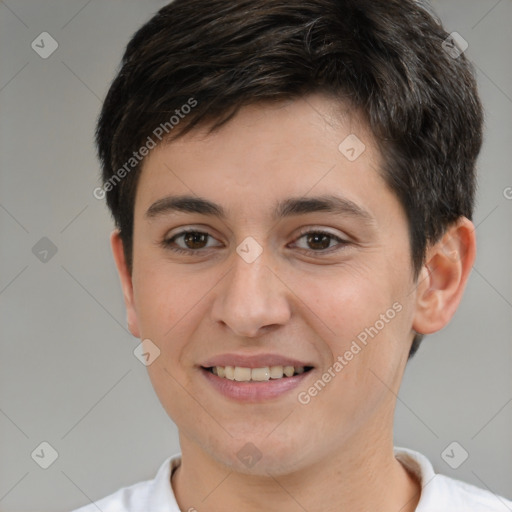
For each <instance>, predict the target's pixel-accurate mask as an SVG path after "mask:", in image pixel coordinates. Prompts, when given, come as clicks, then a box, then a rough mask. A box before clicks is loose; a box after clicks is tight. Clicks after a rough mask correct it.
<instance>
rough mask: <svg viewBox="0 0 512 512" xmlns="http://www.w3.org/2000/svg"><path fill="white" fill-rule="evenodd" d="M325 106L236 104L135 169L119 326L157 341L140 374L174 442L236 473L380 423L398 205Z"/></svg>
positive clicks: (395, 362)
mask: <svg viewBox="0 0 512 512" xmlns="http://www.w3.org/2000/svg"><path fill="white" fill-rule="evenodd" d="M334 105H335V104H334V103H332V102H331V100H329V99H327V98H325V97H322V96H310V97H308V98H305V99H301V100H296V101H293V102H289V103H282V104H280V105H278V106H276V105H273V106H269V105H258V106H250V107H246V108H244V109H243V110H241V111H240V112H239V113H238V114H237V116H236V117H235V118H234V119H232V120H231V121H230V122H229V123H228V124H226V125H225V126H224V127H223V128H221V130H220V131H218V132H215V133H213V134H211V135H207V133H206V130H203V129H201V130H200V131H197V130H196V131H194V132H192V133H190V134H189V135H187V136H185V137H183V138H181V139H178V140H176V141H174V142H172V143H170V144H168V145H166V146H163V145H162V146H159V147H157V148H156V149H154V150H153V151H152V152H151V153H150V155H149V156H148V157H147V159H146V161H145V163H144V166H143V170H142V173H141V176H140V180H139V183H138V189H137V194H136V200H135V211H134V237H133V273H132V276H131V280H128V282H127V283H126V282H125V288H126V289H127V290H128V292H126V290H125V292H126V295H127V299H126V300H127V307H128V318H129V325H130V328H131V331H132V333H133V334H134V335H135V336H137V337H139V338H141V339H149V340H151V342H152V343H153V344H154V345H156V346H157V347H158V349H159V350H160V354H159V356H158V357H157V358H156V359H155V360H154V361H153V362H152V363H151V364H150V365H149V366H148V372H149V376H150V378H151V381H152V384H153V386H154V388H155V391H156V393H157V395H158V397H159V399H160V401H161V403H162V405H163V407H164V408H165V410H166V411H167V413H168V414H169V416H170V417H171V418H172V419H173V421H174V422H175V423H176V424H177V426H178V428H179V431H180V436H181V442H182V443H185V444H188V446H191V447H192V446H193V447H195V449H196V450H200V451H201V452H202V453H205V454H207V455H208V456H210V457H211V458H212V460H215V461H217V462H218V463H220V464H225V465H227V466H231V467H232V468H236V469H237V470H239V471H244V472H252V473H260V474H265V472H266V471H271V472H273V473H274V474H278V473H285V472H290V471H293V470H298V469H300V468H304V467H306V466H308V465H311V464H314V463H315V462H318V461H321V460H322V459H325V457H328V456H329V454H331V453H333V452H334V451H336V450H338V451H342V450H347V449H348V447H351V446H352V447H355V446H361V443H363V442H364V443H366V444H367V443H368V442H369V441H370V442H371V441H372V440H375V441H376V440H377V439H379V436H380V437H382V435H383V432H386V435H391V434H390V432H391V429H392V417H393V408H394V403H395V396H394V393H392V392H390V388H391V389H392V390H394V392H395V393H396V392H397V391H398V387H399V383H400V380H401V377H402V374H403V370H404V367H405V364H406V361H407V355H408V352H409V347H410V344H411V341H412V337H413V331H412V326H413V318H414V311H415V297H416V291H415V283H414V282H413V279H412V276H413V271H412V267H411V259H410V245H409V238H408V226H407V219H406V215H405V212H404V210H403V209H402V207H401V206H400V204H399V202H398V200H397V198H396V197H395V195H394V194H393V193H392V192H391V191H390V190H389V189H388V188H387V186H386V184H385V182H384V180H383V179H382V177H381V176H380V174H379V168H380V166H381V160H380V156H379V153H378V150H377V149H376V147H375V145H374V142H373V141H372V138H371V136H370V134H369V133H368V132H367V130H366V129H365V127H364V125H362V124H361V123H360V122H358V119H357V116H356V115H355V114H349V112H344V113H343V112H335V110H334ZM354 135H355V136H356V137H357V138H358V139H359V142H358V141H357V139H355V138H354ZM348 136H351V137H350V138H349V139H348V140H347V141H346V142H344V143H343V144H342V145H341V147H340V143H342V142H343V141H344V140H345V139H346V138H347V137H348ZM361 144H364V151H363V152H362V153H361V154H359V153H360V151H361V149H362V148H363V146H362V145H361ZM358 154H359V156H358ZM354 157H356V158H354ZM179 196H190V197H191V199H194V200H195V202H194V201H188V202H187V201H181V202H179V203H178V204H176V202H175V201H174V202H173V199H176V198H178V197H179ZM198 200H200V201H198ZM205 201H207V202H208V203H205ZM210 203H212V204H213V205H211V204H210ZM220 213H222V214H223V215H220ZM184 231H187V232H189V233H184ZM286 366H291V367H293V369H292V370H291V371H293V372H294V374H295V375H294V376H291V377H287V376H286V375H284V376H283V377H282V378H278V377H279V376H280V375H283V373H282V372H283V371H286V368H281V367H286ZM212 367H213V368H216V367H221V369H220V370H219V369H217V368H216V369H215V370H213V369H212ZM225 367H235V368H234V369H233V370H231V369H229V368H227V369H225ZM237 367H238V368H237ZM302 367H303V368H302ZM257 369H259V370H257ZM303 369H304V371H303V372H302V370H303ZM287 371H288V373H291V372H290V369H288V370H287ZM213 372H216V373H217V375H215V374H214V373H213ZM223 374H225V375H224V376H222V375H223ZM269 376H270V378H269ZM233 377H234V379H235V380H232V378H233ZM274 377H276V378H274ZM248 378H250V379H251V381H249V382H246V381H244V380H245V379H248ZM238 379H241V380H240V381H239V380H238ZM253 379H254V380H253ZM258 379H264V380H261V381H260V380H258ZM265 379H268V380H265ZM247 443H251V444H247ZM241 449H242V452H241V451H240V450H241ZM244 450H245V451H244ZM340 453H341V452H340ZM247 454H248V455H249V456H253V457H254V456H255V457H260V456H261V459H260V461H259V462H258V464H256V465H254V466H253V467H251V464H248V463H247V460H248V459H247V457H245V455H247Z"/></svg>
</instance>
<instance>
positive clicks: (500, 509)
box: [426, 474, 512, 512]
mask: <svg viewBox="0 0 512 512" xmlns="http://www.w3.org/2000/svg"><path fill="white" fill-rule="evenodd" d="M432 484H433V489H434V490H435V493H436V496H435V500H437V502H436V507H437V509H436V510H440V511H441V510H450V511H453V512H457V511H461V512H462V511H464V512H469V511H471V512H511V511H512V501H510V500H508V499H506V498H504V497H502V496H499V495H497V494H494V493H492V492H491V491H489V490H486V489H481V488H479V487H476V486H474V485H471V484H468V483H466V482H462V481H460V480H455V479H453V478H449V477H447V476H445V475H439V474H437V475H436V476H435V478H434V480H433V482H432ZM426 512H427V511H426Z"/></svg>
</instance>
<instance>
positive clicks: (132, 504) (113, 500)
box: [72, 480, 152, 512]
mask: <svg viewBox="0 0 512 512" xmlns="http://www.w3.org/2000/svg"><path fill="white" fill-rule="evenodd" d="M151 483H152V481H151V480H147V481H144V482H138V483H136V484H133V485H130V486H127V487H123V488H121V489H118V490H117V491H116V492H114V493H112V494H110V495H109V496H105V497H104V498H101V499H99V500H96V501H95V502H93V503H90V504H89V505H84V506H83V507H80V508H78V509H76V510H73V511H72V512H98V510H101V511H102V512H132V511H135V510H143V508H142V505H145V504H146V502H147V497H148V490H149V487H150V486H151Z"/></svg>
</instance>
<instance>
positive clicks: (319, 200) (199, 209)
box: [145, 195, 375, 224]
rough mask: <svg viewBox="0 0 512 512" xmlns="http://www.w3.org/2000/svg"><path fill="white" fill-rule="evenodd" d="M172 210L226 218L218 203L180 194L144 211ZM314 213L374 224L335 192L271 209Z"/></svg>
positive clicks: (276, 212)
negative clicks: (342, 216)
mask: <svg viewBox="0 0 512 512" xmlns="http://www.w3.org/2000/svg"><path fill="white" fill-rule="evenodd" d="M174 212H184V213H198V214H200V215H209V216H214V217H218V218H219V219H222V220H226V218H227V213H226V210H224V208H223V207H222V206H221V205H218V204H216V203H213V202H212V201H209V200H208V199H205V198H202V197H197V196H190V195H181V196H168V197H164V198H162V199H159V200H158V201H156V202H154V203H153V204H152V205H151V206H150V207H149V208H148V210H147V211H146V214H145V216H146V217H147V218H148V219H154V218H156V217H160V216H162V215H167V214H169V213H174ZM314 212H328V213H335V214H338V215H345V216H348V217H355V218H358V219H360V220H362V221H364V222H365V223H367V224H374V223H375V219H374V217H373V216H372V215H371V214H370V213H369V212H368V211H367V210H365V209H364V208H362V207H361V206H359V205H358V204H356V203H354V202H353V201H351V200H349V199H347V198H344V197H339V196H335V195H322V196H318V197H297V198H289V199H285V200H283V201H279V202H278V203H277V205H276V207H275V209H274V213H273V219H274V220H277V219H280V218H285V217H291V216H293V215H306V214H308V213H314Z"/></svg>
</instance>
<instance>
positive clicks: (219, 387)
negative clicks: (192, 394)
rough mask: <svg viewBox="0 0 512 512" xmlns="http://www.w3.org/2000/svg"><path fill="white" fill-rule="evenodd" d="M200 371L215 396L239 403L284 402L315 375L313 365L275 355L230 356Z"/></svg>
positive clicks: (210, 363)
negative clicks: (286, 397)
mask: <svg viewBox="0 0 512 512" xmlns="http://www.w3.org/2000/svg"><path fill="white" fill-rule="evenodd" d="M199 370H200V371H201V374H202V375H203V377H204V379H205V383H207V385H208V386H209V387H210V388H211V389H213V390H214V392H216V393H219V394H220V395H222V396H223V397H224V398H228V399H230V400H234V401H235V402H238V403H261V402H268V401H272V400H277V399H280V398H282V397H284V396H285V395H286V394H290V391H291V390H293V389H294V388H297V387H298V386H305V381H306V379H309V378H310V376H311V375H312V374H313V373H315V367H314V366H312V365H311V364H308V363H306V362H304V361H298V360H295V359H289V358H288V357H283V356H279V355H271V354H261V355H257V356H256V355H254V356H253V355H247V354H245V355H244V354H237V355H234V354H226V355H223V356H218V357H216V358H214V359H211V360H209V361H204V362H203V364H202V365H200V366H199Z"/></svg>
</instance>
